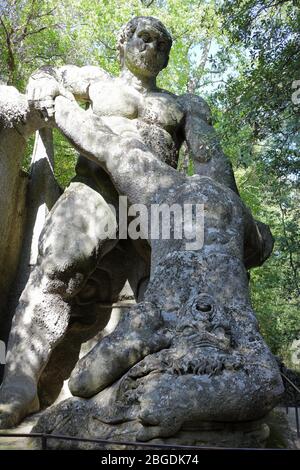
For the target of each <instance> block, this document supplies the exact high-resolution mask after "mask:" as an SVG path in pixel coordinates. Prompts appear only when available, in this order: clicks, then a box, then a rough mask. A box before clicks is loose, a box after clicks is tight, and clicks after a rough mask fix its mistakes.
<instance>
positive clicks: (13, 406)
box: [0, 183, 116, 428]
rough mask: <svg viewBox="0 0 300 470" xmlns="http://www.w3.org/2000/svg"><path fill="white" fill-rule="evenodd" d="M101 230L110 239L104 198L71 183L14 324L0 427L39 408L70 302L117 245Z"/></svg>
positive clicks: (111, 218)
mask: <svg viewBox="0 0 300 470" xmlns="http://www.w3.org/2000/svg"><path fill="white" fill-rule="evenodd" d="M95 221H98V222H99V221H101V222H103V223H95ZM103 225H104V226H105V227H108V228H109V229H110V230H111V235H112V233H113V230H114V229H115V226H116V220H115V215H114V213H113V212H112V211H111V209H110V208H109V206H108V205H107V204H106V202H105V201H104V199H103V198H102V196H100V195H99V194H98V193H97V192H96V191H94V190H92V189H91V188H89V187H88V186H86V185H84V184H81V183H72V184H71V185H70V187H69V188H68V190H67V191H66V192H65V193H64V194H63V195H62V196H61V198H60V199H59V201H58V202H57V203H56V204H55V206H54V208H53V209H52V211H51V212H50V214H49V217H48V218H47V221H46V224H45V227H44V229H43V232H42V234H41V238H40V247H39V257H38V261H37V265H36V267H35V269H34V270H33V272H32V273H31V275H30V277H29V280H28V283H27V285H26V287H25V289H24V291H23V293H22V295H21V297H20V301H19V304H18V307H17V309H16V313H15V316H14V319H13V323H12V329H11V333H10V338H9V342H8V348H7V358H6V367H5V375H4V380H3V384H2V386H1V389H0V427H2V428H5V427H11V426H14V425H16V424H17V423H18V422H19V421H20V420H21V419H22V418H23V417H24V416H26V415H27V414H29V413H31V412H34V411H36V410H37V409H38V408H39V403H38V398H37V382H38V380H39V377H40V375H41V372H42V371H43V369H44V367H45V366H46V364H47V362H48V360H49V357H50V355H51V353H52V351H53V350H54V348H55V347H56V345H57V344H58V343H59V342H60V341H61V339H62V338H63V336H64V335H65V333H66V330H67V328H68V325H69V320H70V314H71V308H72V307H71V304H72V301H73V299H74V297H75V296H76V295H77V293H78V292H79V291H80V289H82V287H83V285H84V283H85V282H86V279H87V278H88V276H89V275H90V273H91V272H92V271H93V270H94V269H95V267H96V263H97V261H98V260H99V258H101V256H103V255H104V254H105V253H106V252H108V251H110V250H111V248H112V247H113V246H114V244H115V243H116V240H113V239H108V238H104V236H103ZM107 234H108V233H107V232H106V235H107Z"/></svg>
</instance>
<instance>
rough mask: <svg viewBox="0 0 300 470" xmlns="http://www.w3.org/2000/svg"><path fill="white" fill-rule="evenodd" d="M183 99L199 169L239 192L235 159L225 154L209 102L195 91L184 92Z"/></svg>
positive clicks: (186, 131)
mask: <svg viewBox="0 0 300 470" xmlns="http://www.w3.org/2000/svg"><path fill="white" fill-rule="evenodd" d="M179 102H180V104H181V106H182V108H183V110H184V113H185V120H184V124H183V126H184V129H183V133H184V138H185V141H186V143H187V146H188V150H189V153H190V156H191V158H192V159H193V162H194V171H195V173H196V174H199V175H203V176H209V177H211V178H213V179H214V180H216V181H218V182H219V183H222V184H224V185H225V186H228V187H230V188H231V189H233V190H234V191H235V192H237V193H238V189H237V186H236V182H235V178H234V174H233V171H232V166H231V163H230V161H229V159H228V158H227V157H226V156H225V155H224V153H223V151H222V148H221V146H220V143H219V141H218V138H217V136H216V132H215V130H214V128H213V126H212V118H211V111H210V109H209V106H208V104H207V103H206V101H205V100H204V99H202V98H200V97H199V96H196V95H192V94H186V95H183V96H181V97H180V98H179Z"/></svg>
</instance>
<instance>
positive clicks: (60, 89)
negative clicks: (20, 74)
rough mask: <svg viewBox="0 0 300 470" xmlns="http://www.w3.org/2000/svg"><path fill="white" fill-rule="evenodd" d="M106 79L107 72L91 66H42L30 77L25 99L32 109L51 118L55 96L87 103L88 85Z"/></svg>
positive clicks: (107, 76)
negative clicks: (43, 112) (44, 111)
mask: <svg viewBox="0 0 300 470" xmlns="http://www.w3.org/2000/svg"><path fill="white" fill-rule="evenodd" d="M107 78H109V74H108V73H107V72H105V71H104V70H102V69H101V68H99V67H95V66H92V65H87V66H84V67H77V66H76V65H65V66H63V67H51V66H44V67H41V68H40V69H39V70H37V71H36V72H34V73H33V74H32V75H31V77H30V79H29V81H28V85H27V90H26V93H27V99H28V102H29V104H30V105H31V106H32V107H34V108H36V109H40V110H42V111H43V110H46V115H47V116H49V117H51V116H52V115H53V114H54V99H55V97H56V96H59V95H62V96H65V97H66V98H69V99H71V100H74V99H76V100H82V101H89V87H90V85H91V84H93V83H96V82H99V81H102V80H106V79H107Z"/></svg>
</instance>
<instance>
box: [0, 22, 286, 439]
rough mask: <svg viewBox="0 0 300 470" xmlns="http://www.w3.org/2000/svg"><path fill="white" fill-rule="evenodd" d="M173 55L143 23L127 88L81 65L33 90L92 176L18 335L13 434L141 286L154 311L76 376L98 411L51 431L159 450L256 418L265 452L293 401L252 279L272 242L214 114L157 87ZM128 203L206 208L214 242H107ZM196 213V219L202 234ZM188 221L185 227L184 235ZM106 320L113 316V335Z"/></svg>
mask: <svg viewBox="0 0 300 470" xmlns="http://www.w3.org/2000/svg"><path fill="white" fill-rule="evenodd" d="M158 43H159V44H160V47H158ZM149 44H150V45H149ZM170 47H171V39H170V36H169V33H168V32H167V31H166V30H165V28H164V26H163V25H162V24H161V23H160V22H158V21H157V20H155V19H153V18H143V17H142V18H135V19H133V20H132V21H131V22H129V24H128V25H127V26H126V27H125V28H124V30H123V33H122V34H121V37H120V42H119V48H120V55H121V63H122V67H123V68H122V73H121V76H120V77H119V78H117V79H116V78H113V77H110V76H109V75H108V74H106V73H105V72H103V71H101V70H98V72H96V71H95V68H88V69H86V68H85V69H84V70H82V69H78V68H75V69H74V67H68V66H66V67H64V68H62V69H51V68H50V69H49V68H48V69H46V70H43V71H40V72H39V73H38V75H36V76H35V77H34V79H31V80H30V83H29V87H28V98H29V101H30V103H31V106H32V107H33V108H34V109H38V110H42V111H43V113H44V114H47V115H48V117H49V118H50V121H51V123H52V125H56V126H57V127H58V128H59V130H60V131H61V132H62V133H63V134H64V135H65V136H66V137H67V138H68V139H69V140H70V142H71V143H72V145H73V146H74V147H75V148H76V149H78V150H79V151H80V152H81V154H82V155H83V156H85V157H86V158H87V159H89V160H91V162H92V163H89V164H85V163H83V160H81V162H79V167H78V178H77V179H76V181H74V182H73V183H72V184H71V185H70V187H69V188H68V189H67V191H66V192H65V193H64V195H63V196H62V197H61V198H60V199H59V200H58V201H57V203H56V205H55V206H54V208H53V210H52V211H51V213H50V215H49V217H48V219H47V222H46V226H45V228H44V231H43V232H42V236H41V242H40V255H39V259H38V263H37V267H36V269H35V270H34V271H33V273H32V275H31V278H30V280H29V283H28V284H27V286H26V288H25V290H24V292H23V294H22V296H21V299H20V304H19V306H18V310H17V313H16V315H15V320H14V325H13V328H12V332H11V337H10V344H9V348H8V349H9V354H8V365H7V368H6V377H5V381H4V385H3V387H2V389H1V392H0V396H1V400H2V404H1V405H0V413H1V414H0V426H7V425H12V424H14V423H15V422H17V421H19V420H20V419H22V417H23V416H25V415H26V414H28V413H29V412H30V411H33V410H34V409H36V408H37V407H38V402H37V397H38V395H37V382H38V380H39V379H40V376H41V372H42V370H43V369H44V367H47V365H48V366H49V364H51V355H52V360H53V361H54V367H55V363H56V359H55V357H56V355H57V357H58V358H59V357H62V355H65V354H66V353H65V351H69V357H68V360H67V361H66V362H63V364H62V367H61V369H60V372H59V373H58V374H57V375H58V376H59V377H61V378H65V376H66V375H67V374H68V373H69V372H70V370H71V369H72V367H73V365H74V363H75V361H76V360H77V355H78V350H79V343H80V341H83V340H84V341H86V339H87V338H86V336H85V332H86V331H88V332H91V330H92V331H93V334H95V331H94V330H93V328H94V327H96V328H97V327H100V324H98V323H97V321H99V317H98V320H97V308H96V307H97V303H98V302H99V303H101V302H102V303H103V304H104V305H105V307H106V308H107V309H108V310H109V308H110V306H111V304H112V303H113V301H114V300H115V298H116V297H117V295H118V293H119V292H120V290H121V289H122V287H123V285H124V283H125V281H126V278H129V280H132V284H133V290H134V293H135V295H136V298H137V299H138V300H139V301H140V302H139V303H138V305H137V306H135V307H133V308H131V309H130V310H129V311H128V312H127V313H125V314H124V315H123V316H122V318H121V320H120V322H119V324H118V325H117V327H116V329H115V330H114V331H113V332H112V334H110V335H108V336H106V337H104V338H103V339H101V341H99V342H98V343H97V344H96V345H95V346H94V348H93V349H92V350H91V351H90V352H89V353H88V354H87V355H86V356H85V357H83V358H82V359H80V361H79V362H78V363H77V365H76V367H75V368H74V370H73V372H72V374H71V378H70V389H71V391H72V392H73V394H75V395H78V396H80V397H85V399H83V398H78V399H75V398H71V399H70V400H67V401H66V402H64V403H62V404H60V405H58V406H56V407H55V406H54V407H52V408H50V409H49V411H46V412H45V414H44V416H43V417H42V418H41V420H40V422H39V423H38V425H37V428H36V429H38V430H43V431H47V432H53V433H56V432H58V433H69V432H71V433H74V434H75V435H76V434H82V432H84V433H85V435H86V436H89V435H90V436H95V435H96V436H98V437H103V438H114V439H117V440H118V439H121V438H122V439H124V438H126V439H128V440H142V441H151V440H153V439H156V438H160V439H165V438H168V437H171V436H174V435H177V434H178V433H179V432H180V433H185V432H186V430H187V429H190V427H194V426H198V423H199V422H200V423H209V426H214V423H216V422H217V423H220V422H221V423H222V425H221V426H222V429H227V430H228V426H229V425H228V424H226V423H230V422H235V423H240V425H241V427H242V428H243V426H245V425H244V424H242V423H244V422H245V421H246V422H249V421H250V422H254V424H253V428H252V429H253V430H254V431H255V430H258V431H257V433H258V435H259V436H260V437H259V439H260V440H263V437H262V436H263V435H264V437H266V429H265V428H264V427H261V425H260V424H258V423H257V420H259V419H261V418H263V417H264V416H265V415H266V414H267V413H268V412H269V411H270V410H271V409H272V408H273V407H274V406H275V404H276V403H277V401H278V399H279V397H280V395H281V393H282V390H283V388H282V382H281V378H280V374H279V370H278V366H277V364H276V361H275V360H274V358H273V356H272V355H271V353H270V351H269V350H268V348H267V346H266V345H265V343H264V341H263V339H262V337H261V335H260V333H259V331H258V326H257V321H256V318H255V314H254V312H253V310H252V308H251V303H250V299H249V291H248V276H247V272H246V268H249V267H251V266H254V265H259V264H261V263H262V262H263V260H264V259H266V257H267V256H269V254H270V252H271V250H272V237H271V234H270V232H269V231H268V228H267V227H266V226H264V225H263V224H260V223H257V222H256V221H255V220H254V219H253V218H252V216H251V213H250V212H249V210H248V209H247V208H246V207H245V206H244V204H243V203H242V201H241V199H240V197H239V195H238V193H237V189H236V185H235V181H234V176H233V173H232V169H231V166H230V163H229V162H228V160H227V158H226V157H225V155H224V154H223V153H222V151H221V149H220V148H219V146H218V143H217V142H216V138H215V135H214V132H213V128H212V127H211V125H210V114H209V109H208V107H207V105H206V103H204V102H203V100H201V99H199V98H196V97H192V96H191V95H185V96H183V97H177V96H175V95H173V94H171V93H169V92H166V91H165V90H161V89H159V88H157V86H156V76H157V74H158V73H159V71H160V70H162V69H163V68H164V67H165V66H166V65H167V62H168V56H169V51H170ZM62 87H64V89H63V90H62ZM70 93H72V95H70ZM73 95H74V96H75V97H76V96H81V97H83V96H85V97H88V98H89V99H90V100H91V103H92V106H91V108H90V109H89V110H87V111H85V110H83V109H82V108H81V107H80V106H79V105H78V104H77V103H76V102H75V100H74V96H73ZM51 97H52V99H51ZM183 140H185V141H186V142H187V145H188V147H189V149H190V152H191V154H192V155H193V157H194V160H195V167H196V171H197V173H198V174H196V175H194V176H193V177H186V176H185V175H183V174H180V173H179V172H177V171H176V170H175V167H176V162H177V159H178V152H179V148H180V146H181V144H182V142H183ZM82 163H83V164H82ZM99 167H101V170H100V169H99ZM101 172H102V173H101ZM91 175H97V176H93V177H92V176H91ZM107 175H108V176H107ZM98 177H99V178H98ZM99 182H100V184H99ZM101 186H103V187H104V189H101ZM102 191H104V192H103V193H102ZM117 194H121V195H125V196H127V198H128V201H129V203H130V204H144V208H145V210H146V211H148V213H150V212H151V208H152V206H153V205H154V204H156V205H157V204H159V205H162V204H164V205H167V206H168V207H170V206H172V205H174V204H177V206H179V207H180V208H182V209H184V206H186V205H189V206H190V207H192V206H193V207H195V206H196V205H197V204H198V205H201V207H202V208H203V211H204V227H203V240H197V241H198V242H200V243H199V244H198V246H197V247H194V248H193V249H192V248H188V242H190V239H189V237H188V235H187V233H186V232H184V235H183V237H182V238H181V239H174V237H172V236H171V237H170V238H169V239H165V238H164V237H159V238H158V239H157V238H156V237H154V236H152V232H151V228H152V227H151V223H150V224H149V229H150V230H149V232H148V234H147V242H148V245H147V242H146V241H145V240H144V241H142V242H140V241H139V242H132V241H127V242H126V243H125V242H124V243H125V245H124V243H123V244H122V240H117V239H113V240H112V239H111V237H109V236H108V234H107V233H106V234H105V236H104V235H103V233H102V232H101V227H103V225H105V223H106V225H108V227H109V230H111V231H112V232H114V230H115V228H116V226H117V224H119V229H122V228H123V227H122V226H121V225H122V224H121V220H119V219H118V218H117V217H116V215H115V214H114V211H113V210H112V207H111V206H108V201H109V202H110V203H112V204H113V205H115V207H116V195H117ZM196 216H197V212H196V213H195V212H193V214H192V220H191V223H192V225H193V226H194V227H196V226H197V225H196V223H197V218H196ZM62 221H64V227H65V229H64V230H63V231H62V223H61V222H62ZM150 222H151V221H150ZM175 223H176V221H175V220H174V218H173V219H172V220H171V222H170V228H171V234H174V233H175V231H176V227H175ZM189 230H190V229H189ZM202 242H203V243H202ZM150 248H151V251H150ZM126 250H128V253H126ZM133 253H135V255H133ZM137 254H138V255H137ZM150 256H151V258H150ZM137 260H138V261H137ZM134 267H135V268H136V269H135V271H136V272H135V274H134V275H132V271H134V269H133V268H134ZM150 267H151V269H150ZM149 279H150V280H149ZM141 286H142V288H141ZM139 291H140V292H142V295H139ZM33 299H34V300H33ZM85 305H89V307H88V308H84V306H85ZM94 307H95V309H94ZM49 312H50V314H49ZM106 314H109V311H106V312H104V316H105V315H106ZM76 318H79V319H80V321H79V325H78V332H77V333H76V334H75V336H76V335H77V334H78V336H76V338H77V339H74V337H73V332H72V324H73V323H74V322H75V323H76ZM90 320H91V323H90V326H91V330H90V329H89V328H88V327H87V328H86V329H85V328H84V327H83V326H82V325H84V323H85V322H87V323H89V321H90ZM106 321H107V319H106V316H105V318H104V317H103V323H102V326H101V327H104V325H105V323H106ZM100 323H101V322H100ZM80 324H81V326H80ZM75 330H76V328H75V329H74V331H75ZM21 332H22V333H21ZM26 337H28V338H30V344H31V347H30V352H28V349H29V348H28V339H26ZM72 338H73V339H72ZM83 338H85V339H83ZM70 340H71V341H74V345H75V346H74V347H73V348H72V351H70V350H69V349H68V343H69V341H70ZM64 341H65V344H64ZM60 348H61V351H63V353H61V351H59V350H60ZM24 357H26V359H27V360H26V367H25V368H24V367H23V366H22V367H21V358H22V361H23V362H24ZM49 359H50V362H49ZM54 370H55V369H54ZM46 376H47V374H46ZM48 376H49V377H51V371H50V372H49V375H48ZM41 380H43V379H41ZM61 381H62V380H61V379H60V382H61ZM58 382H59V381H58ZM46 388H47V387H46ZM58 388H59V387H58ZM56 393H57V390H54V391H53V394H52V393H51V394H49V395H51V396H49V397H46V398H45V402H48V404H49V403H50V402H51V401H52V400H53V397H54V396H55V394H56ZM90 397H91V398H90ZM86 398H88V399H86ZM237 426H238V424H237ZM247 426H248V425H246V429H248V430H249V428H247ZM200 427H201V426H200ZM250 427H251V426H250ZM244 429H245V428H244ZM254 433H255V432H254ZM242 434H243V432H242ZM185 438H187V437H185ZM202 438H203V439H204V437H202ZM202 438H201V436H198V439H200V441H201V439H202ZM189 439H190V438H189ZM192 439H194V437H193V438H192ZM196 439H197V438H196ZM241 439H242V438H241ZM59 445H61V446H65V447H68V445H67V444H59Z"/></svg>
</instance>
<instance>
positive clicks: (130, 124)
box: [89, 78, 184, 168]
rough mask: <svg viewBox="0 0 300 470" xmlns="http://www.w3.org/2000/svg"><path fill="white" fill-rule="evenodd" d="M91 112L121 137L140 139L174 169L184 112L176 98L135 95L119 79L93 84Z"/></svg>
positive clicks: (161, 93)
mask: <svg viewBox="0 0 300 470" xmlns="http://www.w3.org/2000/svg"><path fill="white" fill-rule="evenodd" d="M89 95H90V99H91V103H92V106H91V109H92V111H93V113H94V114H96V115H97V116H101V117H102V118H103V119H104V121H105V123H106V124H107V125H108V127H110V129H111V130H112V131H113V132H115V133H117V134H118V135H121V136H128V137H129V136H132V137H135V138H136V137H137V136H139V137H140V138H141V139H142V140H143V142H144V143H145V144H146V145H147V146H148V147H149V148H150V150H151V151H152V152H154V153H155V154H156V155H157V156H158V157H159V158H160V159H161V160H163V161H165V162H166V163H168V164H169V165H171V166H173V167H174V168H176V167H177V161H178V151H179V147H180V144H181V141H180V127H181V126H182V123H183V118H184V112H183V110H182V108H181V105H180V104H179V102H178V100H177V97H176V96H175V95H172V94H171V93H167V92H165V91H160V90H158V91H154V92H149V93H147V94H142V93H140V92H138V91H137V90H136V89H134V88H133V87H130V86H128V85H126V84H125V83H124V82H123V81H122V80H121V79H113V78H112V79H109V80H106V81H104V82H103V81H102V82H98V83H95V84H92V85H91V86H90V89H89Z"/></svg>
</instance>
